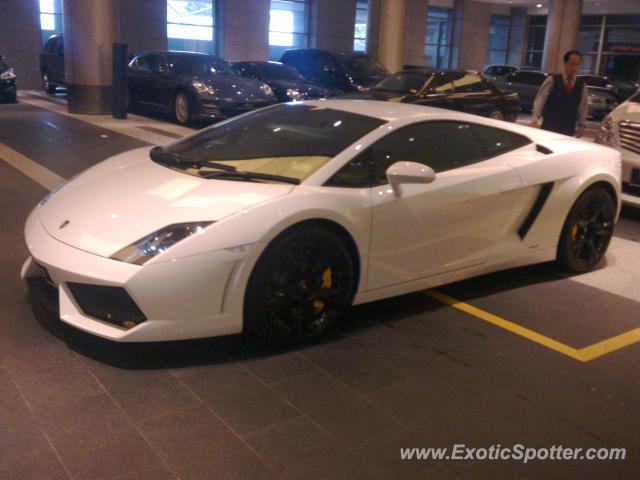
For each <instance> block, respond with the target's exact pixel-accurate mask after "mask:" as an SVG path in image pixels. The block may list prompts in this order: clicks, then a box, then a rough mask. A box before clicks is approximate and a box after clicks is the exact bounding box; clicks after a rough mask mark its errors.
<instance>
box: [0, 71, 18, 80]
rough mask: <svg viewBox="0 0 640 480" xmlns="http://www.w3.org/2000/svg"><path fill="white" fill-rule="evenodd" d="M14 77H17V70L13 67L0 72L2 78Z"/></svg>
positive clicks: (10, 78)
mask: <svg viewBox="0 0 640 480" xmlns="http://www.w3.org/2000/svg"><path fill="white" fill-rule="evenodd" d="M14 78H16V72H14V71H13V68H10V69H9V70H7V71H6V72H2V73H0V80H12V79H14Z"/></svg>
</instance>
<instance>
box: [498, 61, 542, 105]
mask: <svg viewBox="0 0 640 480" xmlns="http://www.w3.org/2000/svg"><path fill="white" fill-rule="evenodd" d="M548 75H549V74H548V73H544V72H540V71H538V70H533V71H517V72H515V73H512V74H510V75H507V76H506V78H498V79H496V80H494V81H493V84H495V85H496V86H497V87H499V88H502V89H505V90H509V91H512V92H516V93H517V94H518V98H519V100H520V106H521V107H522V109H523V110H533V102H534V101H535V99H536V95H537V94H538V90H539V89H540V85H542V84H543V83H544V81H545V80H546V79H547V76H548Z"/></svg>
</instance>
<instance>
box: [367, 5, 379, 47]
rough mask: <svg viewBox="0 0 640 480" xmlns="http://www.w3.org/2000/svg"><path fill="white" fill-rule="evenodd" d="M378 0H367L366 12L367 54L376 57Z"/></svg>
mask: <svg viewBox="0 0 640 480" xmlns="http://www.w3.org/2000/svg"><path fill="white" fill-rule="evenodd" d="M380 1H381V0H369V12H368V14H367V54H369V55H371V56H372V57H374V58H378V42H379V40H380Z"/></svg>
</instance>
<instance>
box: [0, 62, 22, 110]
mask: <svg viewBox="0 0 640 480" xmlns="http://www.w3.org/2000/svg"><path fill="white" fill-rule="evenodd" d="M0 100H2V101H5V102H15V101H17V100H18V95H17V90H16V74H15V72H14V71H13V68H11V67H9V65H7V63H6V62H5V61H4V57H3V56H2V55H0Z"/></svg>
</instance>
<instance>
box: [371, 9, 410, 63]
mask: <svg viewBox="0 0 640 480" xmlns="http://www.w3.org/2000/svg"><path fill="white" fill-rule="evenodd" d="M380 7H381V8H380V36H379V38H378V60H379V61H380V63H382V64H383V65H384V66H385V67H387V69H389V71H391V72H396V71H398V70H401V69H402V66H403V65H404V39H405V32H406V23H407V0H382V1H381V4H380Z"/></svg>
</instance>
